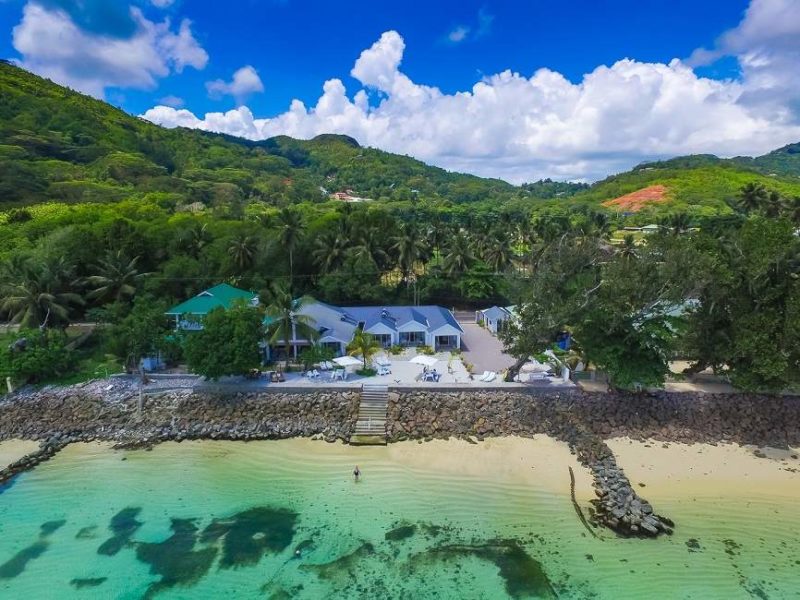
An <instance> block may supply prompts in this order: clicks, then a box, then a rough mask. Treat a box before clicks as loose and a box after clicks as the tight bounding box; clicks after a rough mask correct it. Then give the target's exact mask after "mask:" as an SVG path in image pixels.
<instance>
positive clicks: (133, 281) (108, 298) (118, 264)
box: [86, 250, 149, 303]
mask: <svg viewBox="0 0 800 600" xmlns="http://www.w3.org/2000/svg"><path fill="white" fill-rule="evenodd" d="M138 262H139V257H138V256H135V257H134V258H133V259H132V260H128V259H127V257H125V256H124V255H123V253H122V250H117V251H116V252H109V253H108V254H107V255H106V257H105V258H104V259H102V260H101V261H99V262H98V263H97V265H96V270H97V275H92V276H90V277H87V278H86V282H87V283H88V284H89V285H90V286H92V288H93V289H92V290H91V291H90V292H89V293H88V294H87V295H86V297H87V298H88V299H90V300H98V301H100V302H101V303H105V302H122V301H124V300H128V299H130V298H132V297H133V295H134V294H136V286H137V284H138V283H139V281H141V280H142V279H144V278H145V277H147V276H148V275H149V273H140V272H139V270H138V269H137V268H136V263H138Z"/></svg>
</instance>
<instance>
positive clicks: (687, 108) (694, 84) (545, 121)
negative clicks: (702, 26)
mask: <svg viewBox="0 0 800 600" xmlns="http://www.w3.org/2000/svg"><path fill="white" fill-rule="evenodd" d="M763 1H764V0H756V2H754V4H753V6H756V4H759V3H760V2H763ZM773 1H774V2H778V3H780V1H781V0H773ZM750 12H752V7H751V11H749V12H748V15H746V16H745V19H747V18H749V15H750ZM765 43H766V42H765ZM742 44H743V48H744V46H745V45H746V44H745V43H744V42H742ZM770 48H771V52H772V54H771V56H772V61H773V62H772V64H779V63H780V62H781V61H782V60H784V57H783V55H782V54H781V52H782V50H781V49H780V45H779V46H778V47H775V46H771V47H770ZM789 51H790V52H791V48H790V49H789ZM404 52H405V42H404V40H403V38H402V37H401V36H400V35H399V34H398V33H397V32H395V31H388V32H386V33H384V34H383V35H382V36H381V37H380V39H379V40H378V41H377V42H375V44H373V45H372V46H371V47H370V48H368V49H366V50H364V51H363V52H362V53H361V55H360V56H359V57H358V59H357V60H356V62H355V64H354V66H353V69H352V71H351V75H352V76H353V77H354V78H355V79H356V80H358V81H359V82H360V84H361V85H362V86H363V87H362V88H361V89H359V90H357V91H356V92H355V94H354V95H353V96H350V95H348V93H347V91H346V89H345V86H344V84H343V83H342V81H341V80H340V79H330V80H328V81H326V82H325V84H324V86H323V90H322V95H321V96H320V97H319V99H318V100H317V101H316V104H315V105H314V106H306V105H305V104H304V103H303V102H301V101H299V100H294V101H292V103H291V105H290V106H289V108H288V110H287V111H286V112H284V113H281V114H279V115H277V116H274V117H271V118H257V117H255V116H254V115H253V113H252V111H251V110H250V109H249V108H247V107H246V106H240V107H238V108H237V109H235V110H231V111H228V112H225V113H220V112H215V113H208V114H206V115H205V116H203V117H202V118H201V117H198V116H196V115H195V114H194V113H192V112H190V111H188V110H185V109H184V110H177V109H175V108H171V107H167V106H157V107H155V108H152V109H150V110H149V111H147V112H146V113H145V114H144V115H143V116H144V117H145V118H147V119H149V120H151V121H153V122H155V123H159V124H161V125H164V126H167V127H172V126H184V127H194V128H198V129H204V130H208V131H217V132H224V133H229V134H232V135H238V136H241V137H245V138H249V139H263V138H267V137H271V136H275V135H280V134H284V135H290V136H293V137H297V138H310V137H313V136H315V135H318V134H321V133H343V134H347V135H350V136H353V137H355V138H356V139H358V140H359V141H360V142H361V143H362V144H366V145H369V146H373V147H377V148H381V149H383V150H388V151H390V152H398V153H403V154H409V155H411V156H414V157H417V158H419V159H422V160H425V161H427V162H430V163H433V164H436V165H439V166H442V167H445V168H448V169H453V170H459V171H467V172H471V173H476V174H479V175H485V176H494V177H502V178H504V179H507V180H509V181H514V182H521V181H530V180H535V179H538V178H540V177H553V178H558V179H588V180H592V179H597V178H600V177H603V176H605V175H607V174H609V173H613V172H617V171H621V170H625V169H628V168H630V167H631V166H633V165H635V164H637V163H639V162H641V161H643V160H650V159H655V158H663V157H668V156H674V155H679V154H689V153H714V154H718V155H722V156H732V155H737V154H751V155H752V154H759V153H763V152H766V151H769V150H772V149H774V148H776V147H778V146H780V145H782V144H785V143H789V142H793V141H797V140H800V125H799V124H798V115H797V114H796V113H795V112H794V111H793V110H792V108H791V102H790V100H792V99H793V100H794V102H795V103H796V102H797V100H798V94H795V95H792V94H791V93H790V90H788V89H786V90H785V92H786V97H785V98H784V100H783V101H781V102H778V103H776V102H775V101H774V100H773V99H772V98H770V97H769V95H767V97H766V98H765V99H763V100H759V96H758V94H759V92H763V91H764V90H765V89H769V88H768V87H766V88H765V87H764V86H766V85H767V84H766V83H765V82H763V81H762V80H761V78H760V75H758V74H757V73H753V74H751V72H750V71H748V68H746V67H743V75H742V77H741V78H739V79H737V80H724V81H720V80H714V79H710V78H705V77H700V76H698V75H697V73H695V72H694V70H693V69H692V68H691V67H690V66H689V64H687V63H686V62H683V61H681V60H678V59H674V60H672V61H671V62H669V63H667V64H663V63H643V62H639V61H636V60H631V59H623V60H620V61H618V62H616V63H614V64H612V65H610V66H606V65H601V66H598V67H597V68H595V69H594V70H592V71H591V72H589V73H587V74H585V75H584V76H583V78H582V79H581V81H579V82H576V83H573V82H571V81H569V80H568V79H566V78H565V77H564V76H563V75H561V74H560V73H558V72H556V71H553V70H550V69H540V70H538V71H536V72H534V73H533V74H531V75H529V76H526V75H523V74H520V73H515V72H512V71H503V72H500V73H497V74H494V75H491V76H487V77H484V78H483V79H481V80H480V81H478V82H476V83H475V84H474V85H473V86H472V88H471V89H467V90H464V91H461V92H457V93H454V94H445V93H443V92H442V91H441V90H439V89H438V88H436V87H431V86H425V85H421V84H418V83H416V82H414V81H412V80H411V79H410V78H409V77H408V76H407V75H405V74H404V73H403V72H402V71H401V62H402V59H403V54H404ZM744 54H745V52H744V50H743V51H742V55H744ZM737 56H739V55H738V54H737ZM782 89H784V88H782ZM370 92H371V94H370ZM376 92H377V94H376ZM370 97H373V98H376V97H377V98H376V99H375V100H373V101H372V102H370V101H369V98H370Z"/></svg>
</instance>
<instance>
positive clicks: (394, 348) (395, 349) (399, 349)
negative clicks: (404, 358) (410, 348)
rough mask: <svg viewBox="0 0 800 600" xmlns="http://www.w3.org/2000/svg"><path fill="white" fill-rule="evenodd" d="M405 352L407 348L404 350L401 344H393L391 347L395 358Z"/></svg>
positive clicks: (390, 350) (390, 349)
mask: <svg viewBox="0 0 800 600" xmlns="http://www.w3.org/2000/svg"><path fill="white" fill-rule="evenodd" d="M404 350H405V348H403V347H402V346H401V345H399V344H393V345H392V346H390V347H389V352H390V353H391V354H393V355H395V356H397V355H398V354H402V353H403V351H404Z"/></svg>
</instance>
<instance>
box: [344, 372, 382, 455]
mask: <svg viewBox="0 0 800 600" xmlns="http://www.w3.org/2000/svg"><path fill="white" fill-rule="evenodd" d="M388 409H389V388H388V386H385V385H364V386H363V387H362V388H361V404H360V405H359V407H358V418H357V420H356V428H355V431H354V432H353V435H352V436H351V437H350V443H351V444H356V445H361V446H366V445H382V446H385V445H386V418H387V411H388Z"/></svg>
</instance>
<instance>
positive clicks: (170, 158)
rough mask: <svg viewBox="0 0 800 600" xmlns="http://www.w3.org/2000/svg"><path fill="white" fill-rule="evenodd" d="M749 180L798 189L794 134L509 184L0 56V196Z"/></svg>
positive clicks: (537, 188) (434, 201) (409, 196)
mask: <svg viewBox="0 0 800 600" xmlns="http://www.w3.org/2000/svg"><path fill="white" fill-rule="evenodd" d="M753 181H756V182H760V183H763V184H764V185H765V186H766V187H767V188H769V189H774V190H776V191H778V192H780V193H781V195H783V196H786V197H792V196H800V143H798V144H792V145H789V146H785V147H784V148H780V149H778V150H775V151H774V152H770V153H769V154H766V155H764V156H760V157H757V158H749V157H737V158H733V159H720V158H717V157H716V156H712V155H696V156H684V157H678V158H673V159H670V160H665V161H660V162H652V163H646V164H642V165H639V166H638V167H636V168H634V169H632V170H631V171H628V172H625V173H621V174H618V175H614V176H611V177H608V178H607V179H605V180H603V181H599V182H597V183H595V184H593V185H591V186H586V185H584V184H574V183H560V182H552V181H550V180H544V181H539V182H536V183H532V184H525V185H522V186H513V185H511V184H509V183H506V182H504V181H501V180H498V179H485V178H481V177H476V176H472V175H465V174H459V173H450V172H448V171H445V170H444V169H440V168H436V167H431V166H428V165H426V164H424V163H422V162H421V161H418V160H415V159H413V158H410V157H407V156H400V155H396V154H391V153H388V152H383V151H381V150H376V149H372V148H364V147H361V146H360V145H359V144H358V142H357V141H356V140H354V139H352V138H349V137H347V136H342V135H321V136H318V137H317V138H314V139H313V140H308V141H303V140H295V139H292V138H288V137H285V136H280V137H276V138H271V139H268V140H263V141H258V142H253V141H248V140H243V139H239V138H234V137H231V136H226V135H219V134H212V133H207V132H201V131H196V130H190V129H171V130H170V129H164V128H162V127H158V126H156V125H153V124H152V123H149V122H146V121H144V120H142V119H138V118H136V117H133V116H131V115H129V114H127V113H125V112H123V111H121V110H119V109H116V108H114V107H112V106H110V105H109V104H107V103H105V102H101V101H98V100H95V99H93V98H90V97H87V96H84V95H82V94H79V93H77V92H74V91H71V90H68V89H66V88H64V87H61V86H59V85H56V84H54V83H52V82H50V81H48V80H45V79H42V78H40V77H37V76H35V75H33V74H31V73H28V72H27V71H24V70H23V69H20V68H18V67H15V66H12V65H10V64H8V63H0V208H2V207H6V208H11V207H15V206H24V205H29V204H36V203H43V202H66V203H77V202H116V201H120V200H128V199H130V200H136V199H137V198H144V197H147V198H148V199H149V200H154V201H157V202H159V203H160V204H161V205H164V206H170V207H172V208H176V209H181V207H187V208H190V209H193V210H199V209H203V208H209V209H220V208H224V209H225V211H226V213H227V214H241V212H242V211H244V210H246V209H247V210H251V211H255V212H258V211H259V210H261V208H260V206H261V205H263V206H284V205H287V204H291V203H300V202H312V203H324V202H328V201H329V198H328V196H329V194H331V193H334V192H340V191H346V190H352V192H353V194H355V195H357V196H361V197H366V198H371V199H374V200H378V201H384V202H393V203H401V202H405V203H406V204H405V205H410V204H411V203H413V202H416V201H422V202H424V203H426V205H428V206H430V207H434V208H435V207H437V206H447V205H451V204H462V205H465V210H472V205H473V203H474V204H475V205H476V208H477V205H480V207H481V208H482V209H484V210H494V209H496V208H497V207H500V206H508V207H509V209H510V210H514V211H519V210H522V211H536V210H550V209H552V208H554V207H555V208H557V209H562V208H565V207H569V206H572V205H573V204H574V203H578V204H584V205H585V204H589V205H591V206H598V205H602V204H603V203H606V202H608V201H610V200H613V199H615V198H618V197H619V196H623V195H626V194H629V193H631V192H636V191H638V190H641V189H643V188H647V187H648V186H654V185H663V186H664V187H665V189H666V192H665V199H664V201H662V202H658V203H653V204H652V205H647V206H645V208H643V209H642V210H641V211H640V215H641V218H643V219H645V218H650V217H651V216H653V215H652V213H655V214H656V216H657V215H658V214H663V213H672V212H688V213H690V214H695V215H704V214H716V213H726V212H730V210H731V209H730V204H731V203H732V202H733V201H735V199H736V197H737V194H738V190H739V189H740V188H741V187H742V186H743V185H744V184H746V183H749V182H753ZM466 205H469V207H470V208H466ZM398 206H403V205H402V204H398ZM611 210H616V211H617V212H620V210H619V209H617V208H614V207H613V206H612V207H611Z"/></svg>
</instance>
